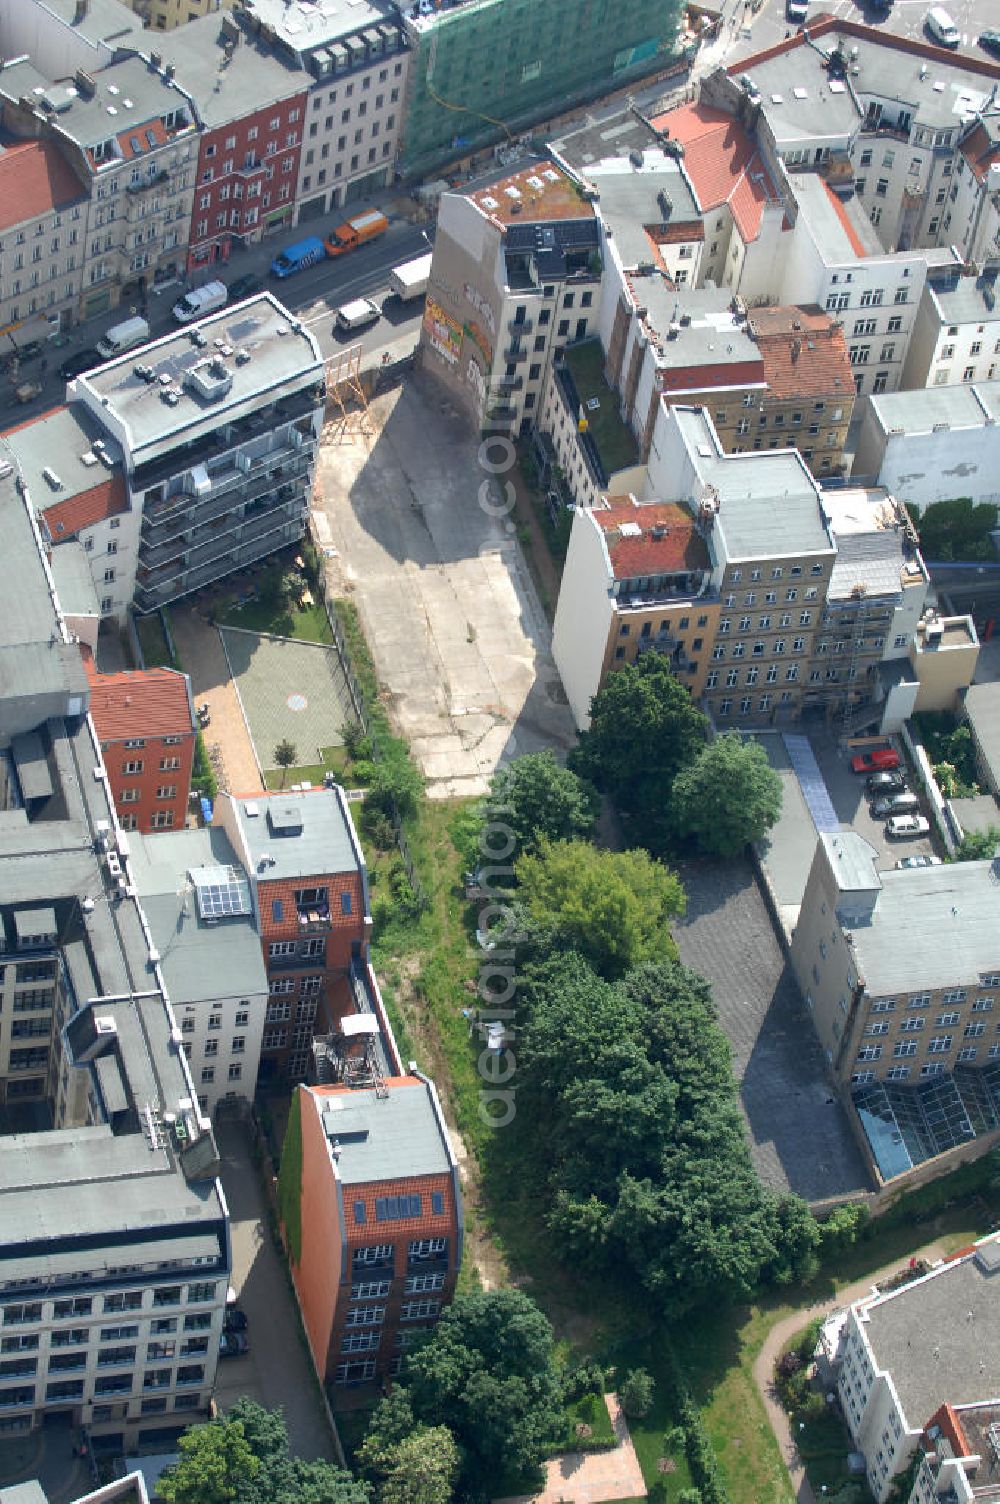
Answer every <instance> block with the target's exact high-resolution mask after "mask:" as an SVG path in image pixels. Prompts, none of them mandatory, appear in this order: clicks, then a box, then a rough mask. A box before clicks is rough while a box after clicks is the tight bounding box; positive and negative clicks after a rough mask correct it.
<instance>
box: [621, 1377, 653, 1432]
mask: <svg viewBox="0 0 1000 1504" xmlns="http://www.w3.org/2000/svg"><path fill="white" fill-rule="evenodd" d="M653 1393H654V1385H653V1380H652V1378H651V1377H650V1375H649V1374H648V1373H647V1372H646V1370H645V1369H644V1368H633V1369H632V1371H631V1373H627V1374H626V1375H625V1377H624V1379H623V1380H622V1382H621V1384H620V1386H619V1389H618V1398H619V1399H620V1400H621V1405H622V1409H623V1410H624V1411H625V1414H626V1415H628V1416H629V1417H631V1418H632V1419H633V1420H642V1418H643V1416H645V1415H648V1414H649V1412H650V1410H652V1408H653Z"/></svg>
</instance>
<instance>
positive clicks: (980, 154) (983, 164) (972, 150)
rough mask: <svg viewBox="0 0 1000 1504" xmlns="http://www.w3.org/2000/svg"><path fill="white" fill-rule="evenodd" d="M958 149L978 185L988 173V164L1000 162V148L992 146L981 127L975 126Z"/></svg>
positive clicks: (983, 128)
mask: <svg viewBox="0 0 1000 1504" xmlns="http://www.w3.org/2000/svg"><path fill="white" fill-rule="evenodd" d="M958 149H959V151H960V152H961V153H962V156H963V157H964V158H965V160H966V161H967V162H968V164H969V167H970V169H971V171H972V175H973V177H974V178H975V179H976V181H977V182H980V183H981V182H982V181H983V179H984V178H985V176H986V174H987V173H988V172H989V170H990V163H991V162H1000V146H996V145H994V143H993V142H992V141H991V140H990V138H989V133H988V132H987V130H986V128H985V126H982V125H977V126H976V128H975V130H974V131H972V133H971V134H970V135H968V136H966V138H965V140H964V141H963V142H962V144H961V146H960V147H959V148H958Z"/></svg>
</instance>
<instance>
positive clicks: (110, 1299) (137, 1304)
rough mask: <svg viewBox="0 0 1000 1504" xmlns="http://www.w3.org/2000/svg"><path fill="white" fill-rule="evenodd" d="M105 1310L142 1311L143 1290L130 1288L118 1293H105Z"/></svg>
mask: <svg viewBox="0 0 1000 1504" xmlns="http://www.w3.org/2000/svg"><path fill="white" fill-rule="evenodd" d="M104 1310H105V1311H106V1312H110V1311H140V1310H142V1291H141V1290H129V1291H126V1292H124V1293H122V1294H118V1295H105V1297H104Z"/></svg>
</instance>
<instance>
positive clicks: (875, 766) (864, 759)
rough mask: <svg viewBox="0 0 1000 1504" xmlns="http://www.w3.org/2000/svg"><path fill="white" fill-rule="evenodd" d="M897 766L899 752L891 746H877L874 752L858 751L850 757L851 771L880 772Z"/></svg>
mask: <svg viewBox="0 0 1000 1504" xmlns="http://www.w3.org/2000/svg"><path fill="white" fill-rule="evenodd" d="M898 767H899V753H898V752H894V751H893V750H892V748H891V747H877V748H876V749H875V751H874V752H859V753H858V755H857V757H852V758H851V772H852V773H881V772H883V771H884V770H887V769H889V768H898Z"/></svg>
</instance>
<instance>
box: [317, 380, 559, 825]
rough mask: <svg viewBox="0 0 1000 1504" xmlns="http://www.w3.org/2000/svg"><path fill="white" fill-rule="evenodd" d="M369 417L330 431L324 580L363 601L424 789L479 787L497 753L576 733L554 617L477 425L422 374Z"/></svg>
mask: <svg viewBox="0 0 1000 1504" xmlns="http://www.w3.org/2000/svg"><path fill="white" fill-rule="evenodd" d="M372 422H373V428H374V432H373V435H372V437H370V438H368V439H364V438H348V439H344V438H342V437H341V436H340V435H339V434H338V432H337V429H336V425H330V427H329V429H328V431H327V433H326V434H325V435H324V442H323V447H322V449H321V451H320V460H319V466H318V472H317V484H316V488H315V493H314V497H313V510H314V512H321V513H322V514H323V516H324V518H325V525H324V528H323V531H324V534H326V531H327V528H328V534H329V540H330V547H331V548H332V549H333V550H334V552H333V554H332V556H329V557H328V561H327V569H328V573H327V581H328V590H330V591H331V592H332V593H333V594H335V595H336V594H343V593H346V594H348V595H350V596H351V598H352V599H353V600H354V601H355V602H356V603H357V607H358V611H359V613H360V616H361V620H362V624H363V626H364V629H365V635H366V637H367V639H368V642H369V645H370V646H371V649H372V654H373V656H374V658H375V663H376V667H377V668H378V672H379V676H380V678H381V680H382V682H383V684H384V685H385V687H386V689H387V691H388V694H389V700H390V708H391V712H392V715H393V718H394V720H395V722H396V724H397V726H398V727H399V729H400V731H401V732H402V733H403V735H405V736H406V737H407V739H408V740H409V743H410V747H411V749H412V752H413V755H414V757H415V758H416V759H417V761H418V763H419V764H420V767H421V769H422V771H423V773H424V775H425V776H426V778H427V779H428V784H429V792H430V793H431V795H432V796H434V795H436V796H438V797H449V796H452V795H456V794H479V793H482V792H484V791H485V789H486V785H487V783H488V780H489V778H490V777H491V775H492V774H493V772H494V771H495V770H496V768H497V766H498V764H499V763H500V761H501V760H502V759H506V758H510V757H513V756H517V755H520V754H522V753H524V752H532V751H537V750H539V749H541V748H543V747H552V746H554V747H557V748H568V747H569V746H571V745H572V744H573V742H574V741H575V739H576V738H575V733H574V729H573V723H572V718H571V716H570V713H569V709H568V706H567V704H566V698H565V694H564V691H563V688H562V684H561V682H560V679H559V674H558V671H557V670H556V667H555V664H554V663H553V661H552V654H551V646H550V643H551V639H550V632H549V626H548V622H547V621H546V619H545V614H544V612H543V611H542V608H541V605H540V603H539V601H538V597H537V595H536V594H535V588H534V585H533V584H532V581H531V578H530V576H529V574H528V571H527V568H526V566H525V562H524V558H523V556H522V554H521V548H520V544H519V543H518V541H517V534H516V531H515V524H514V522H513V520H512V518H509V517H504V516H491V515H490V514H489V512H488V511H486V510H484V508H483V506H482V505H481V504H480V499H479V498H480V487H481V486H482V485H483V483H484V482H485V481H487V480H489V475H488V473H487V472H486V471H485V470H484V469H483V468H482V466H481V465H480V463H479V461H478V459H477V453H478V449H479V440H478V435H477V434H475V433H473V432H472V430H471V429H470V428H469V426H468V424H467V423H466V422H465V421H464V420H463V419H462V418H461V417H460V416H459V415H458V413H457V412H456V411H455V410H454V409H453V408H452V407H451V405H450V404H449V403H448V402H447V401H444V400H443V399H442V397H441V395H440V393H439V392H438V390H437V389H436V388H435V387H433V386H432V385H431V384H430V383H429V382H427V380H426V379H425V378H423V377H421V375H420V374H419V373H417V374H416V375H415V376H413V377H412V378H410V379H409V380H408V381H407V382H406V384H405V385H404V386H403V387H402V388H400V389H397V390H396V391H393V392H390V393H386V394H385V395H383V396H381V397H379V398H378V399H377V401H376V402H374V403H373V404H372ZM501 453H502V451H500V450H499V449H498V448H497V449H494V450H492V451H491V452H490V455H489V458H490V460H491V462H492V463H493V464H494V465H496V464H499V463H500V456H501ZM443 456H447V463H446V464H445V463H443V461H442V457H443ZM323 542H324V543H326V537H325V536H324V538H323Z"/></svg>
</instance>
